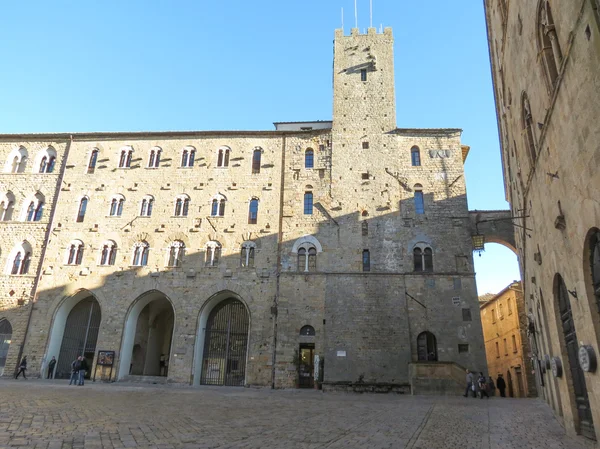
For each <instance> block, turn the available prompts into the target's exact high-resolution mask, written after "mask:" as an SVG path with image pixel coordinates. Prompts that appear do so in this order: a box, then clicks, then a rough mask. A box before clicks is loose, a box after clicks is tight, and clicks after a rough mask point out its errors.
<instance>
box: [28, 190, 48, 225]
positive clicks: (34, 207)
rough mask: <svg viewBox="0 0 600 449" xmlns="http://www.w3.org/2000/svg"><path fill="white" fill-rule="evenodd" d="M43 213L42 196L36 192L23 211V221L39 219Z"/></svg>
mask: <svg viewBox="0 0 600 449" xmlns="http://www.w3.org/2000/svg"><path fill="white" fill-rule="evenodd" d="M43 214H44V196H43V195H42V194H41V193H39V192H38V193H36V194H35V196H34V198H33V200H32V201H30V202H29V205H28V207H27V211H26V213H25V221H40V220H41V219H42V216H43Z"/></svg>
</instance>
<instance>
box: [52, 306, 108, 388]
mask: <svg viewBox="0 0 600 449" xmlns="http://www.w3.org/2000/svg"><path fill="white" fill-rule="evenodd" d="M101 318H102V316H101V312H100V304H98V301H97V300H96V298H94V297H93V296H88V297H86V298H84V299H82V300H81V301H79V302H78V303H77V304H76V305H75V306H74V307H72V308H71V310H70V311H69V315H68V316H67V319H66V322H65V324H64V328H63V329H64V330H63V335H62V342H61V345H60V352H59V354H58V357H57V364H56V369H55V370H56V371H55V376H54V377H55V378H56V379H68V378H69V377H70V376H71V362H73V360H75V359H76V358H77V357H78V356H83V357H84V358H85V359H86V360H87V364H88V366H89V367H90V370H89V371H88V373H91V367H92V363H93V361H94V355H95V353H96V342H97V341H98V331H99V330H100V321H101ZM55 325H56V324H55ZM50 358H51V357H50ZM88 377H89V374H88Z"/></svg>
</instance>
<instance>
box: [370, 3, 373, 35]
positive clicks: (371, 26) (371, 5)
mask: <svg viewBox="0 0 600 449" xmlns="http://www.w3.org/2000/svg"><path fill="white" fill-rule="evenodd" d="M369 7H370V13H371V14H370V18H369V28H373V0H369Z"/></svg>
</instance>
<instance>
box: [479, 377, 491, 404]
mask: <svg viewBox="0 0 600 449" xmlns="http://www.w3.org/2000/svg"><path fill="white" fill-rule="evenodd" d="M477 386H478V387H479V399H483V397H484V396H485V397H486V398H488V399H489V398H490V396H489V395H488V392H487V389H488V385H487V382H486V380H485V376H484V375H483V373H482V372H481V371H480V372H479V378H478V379H477Z"/></svg>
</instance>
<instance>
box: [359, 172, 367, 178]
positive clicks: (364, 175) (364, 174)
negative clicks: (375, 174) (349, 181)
mask: <svg viewBox="0 0 600 449" xmlns="http://www.w3.org/2000/svg"><path fill="white" fill-rule="evenodd" d="M360 176H361V178H362V179H369V174H368V173H362V174H361V175H360Z"/></svg>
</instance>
